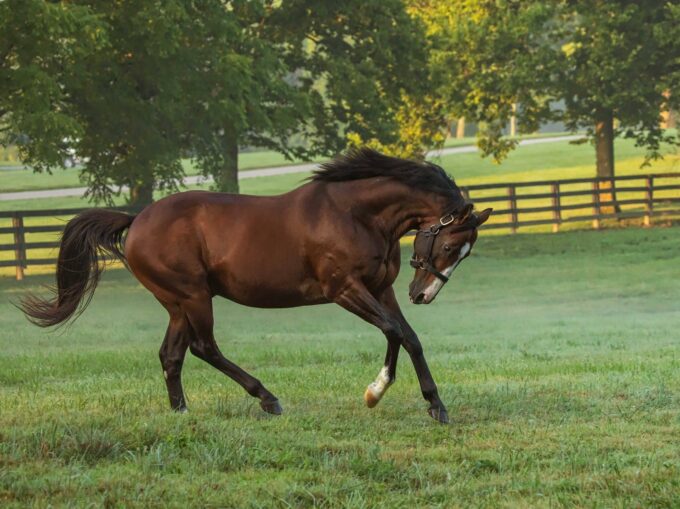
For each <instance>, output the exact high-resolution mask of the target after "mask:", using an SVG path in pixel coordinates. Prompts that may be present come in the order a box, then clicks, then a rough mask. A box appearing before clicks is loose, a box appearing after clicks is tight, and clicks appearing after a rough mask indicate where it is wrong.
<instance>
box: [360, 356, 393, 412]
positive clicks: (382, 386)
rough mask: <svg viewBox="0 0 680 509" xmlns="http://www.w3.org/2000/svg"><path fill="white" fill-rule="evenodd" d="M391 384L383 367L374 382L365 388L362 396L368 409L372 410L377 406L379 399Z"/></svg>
mask: <svg viewBox="0 0 680 509" xmlns="http://www.w3.org/2000/svg"><path fill="white" fill-rule="evenodd" d="M393 382H394V381H393V380H390V375H389V372H388V370H387V366H383V368H382V369H381V370H380V373H378V376H377V377H376V379H375V381H374V382H373V383H371V384H370V385H369V386H368V387H367V388H366V393H365V394H364V400H365V401H366V404H367V405H368V406H369V407H370V408H373V407H374V406H375V405H377V404H378V402H379V401H380V399H381V398H382V397H383V394H385V392H387V389H388V388H389V386H390V385H392V383H393Z"/></svg>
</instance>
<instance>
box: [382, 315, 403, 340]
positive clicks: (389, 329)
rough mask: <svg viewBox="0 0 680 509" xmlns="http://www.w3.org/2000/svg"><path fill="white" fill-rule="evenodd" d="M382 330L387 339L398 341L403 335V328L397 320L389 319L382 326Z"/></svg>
mask: <svg viewBox="0 0 680 509" xmlns="http://www.w3.org/2000/svg"><path fill="white" fill-rule="evenodd" d="M382 332H383V334H385V337H386V338H387V339H388V340H389V341H400V340H401V338H403V337H404V330H403V329H402V327H401V324H400V323H399V322H397V321H394V320H390V321H388V322H386V323H385V325H384V326H383V327H382Z"/></svg>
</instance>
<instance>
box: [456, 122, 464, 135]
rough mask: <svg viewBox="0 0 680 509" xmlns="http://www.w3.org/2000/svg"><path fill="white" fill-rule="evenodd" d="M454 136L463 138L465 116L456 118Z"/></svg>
mask: <svg viewBox="0 0 680 509" xmlns="http://www.w3.org/2000/svg"><path fill="white" fill-rule="evenodd" d="M456 138H457V139H459V140H460V139H461V138H465V117H460V118H459V119H458V125H457V126H456Z"/></svg>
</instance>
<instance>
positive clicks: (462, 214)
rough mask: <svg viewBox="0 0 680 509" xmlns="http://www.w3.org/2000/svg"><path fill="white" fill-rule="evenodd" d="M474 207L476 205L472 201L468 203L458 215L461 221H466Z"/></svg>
mask: <svg viewBox="0 0 680 509" xmlns="http://www.w3.org/2000/svg"><path fill="white" fill-rule="evenodd" d="M473 208H474V205H473V204H472V203H466V204H465V205H464V206H463V209H462V210H461V211H460V215H459V216H458V220H459V222H461V223H464V222H465V221H466V220H467V219H468V218H469V217H470V214H472V209H473Z"/></svg>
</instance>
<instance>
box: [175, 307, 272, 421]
mask: <svg viewBox="0 0 680 509" xmlns="http://www.w3.org/2000/svg"><path fill="white" fill-rule="evenodd" d="M182 309H183V310H184V312H185V313H186V316H187V318H188V320H189V324H190V325H191V329H192V332H193V334H192V338H191V342H190V345H189V348H190V350H191V353H192V354H194V355H195V356H196V357H198V358H200V359H202V360H204V361H205V362H207V363H208V364H210V365H211V366H213V367H215V368H217V369H219V370H220V371H221V372H222V373H224V374H225V375H227V376H228V377H229V378H231V379H232V380H234V381H235V382H236V383H238V384H239V385H240V386H241V387H243V388H244V389H245V390H246V392H247V393H248V394H250V395H251V396H253V397H256V398H259V399H260V406H261V407H262V409H263V410H264V411H265V412H269V413H270V414H276V415H279V414H281V412H282V409H281V405H279V401H278V399H277V398H276V396H274V395H273V394H272V393H271V392H269V391H268V390H267V389H266V388H265V387H264V385H262V383H261V382H260V381H259V380H258V379H257V378H255V377H253V376H252V375H250V374H249V373H247V372H246V371H244V370H243V369H241V368H240V367H238V366H237V365H236V364H234V363H233V362H231V361H230V360H229V359H226V358H225V357H224V355H222V352H220V349H219V348H218V346H217V343H216V342H215V336H214V335H213V323H214V321H213V311H212V300H211V299H210V298H209V297H207V298H205V299H200V300H196V299H192V300H191V301H187V302H184V303H182Z"/></svg>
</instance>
